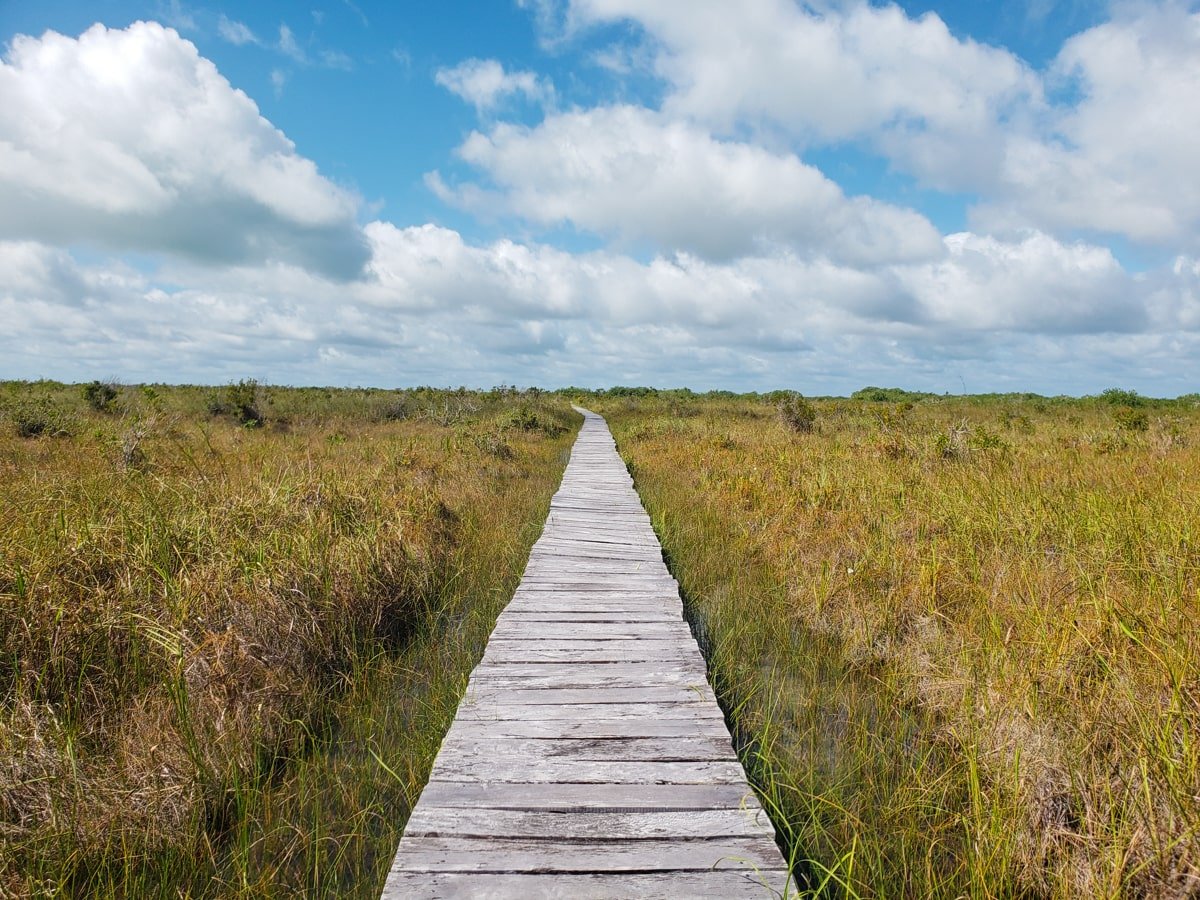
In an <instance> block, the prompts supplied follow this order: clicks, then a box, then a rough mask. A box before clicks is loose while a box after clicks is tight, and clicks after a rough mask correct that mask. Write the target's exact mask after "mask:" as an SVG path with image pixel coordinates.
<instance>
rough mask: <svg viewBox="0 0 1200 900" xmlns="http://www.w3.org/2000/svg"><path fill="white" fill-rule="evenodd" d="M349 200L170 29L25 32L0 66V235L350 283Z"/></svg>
mask: <svg viewBox="0 0 1200 900" xmlns="http://www.w3.org/2000/svg"><path fill="white" fill-rule="evenodd" d="M357 207H358V200H357V198H356V197H355V196H353V195H352V194H350V193H349V192H348V191H346V190H344V189H342V188H340V187H338V186H337V185H335V184H333V183H332V182H330V181H329V180H328V179H326V178H324V177H322V176H321V175H320V173H319V172H318V171H317V167H316V166H315V165H314V164H313V163H312V161H311V160H308V159H306V158H304V157H302V156H300V155H298V154H297V153H296V150H295V147H294V146H293V144H292V143H291V141H289V140H288V139H287V138H286V137H285V136H284V135H283V134H282V133H281V132H279V131H278V130H277V129H276V128H274V127H273V126H272V125H271V124H270V123H269V122H267V121H266V120H265V119H264V118H263V117H262V116H261V115H260V114H259V111H258V108H257V106H255V104H254V102H253V101H252V100H251V99H250V98H249V97H247V96H246V95H245V94H244V93H242V92H241V91H238V90H235V89H234V88H233V87H232V86H230V84H229V82H228V81H226V80H225V79H224V78H223V77H222V76H221V75H220V74H219V73H218V72H217V69H216V67H215V66H213V64H212V63H211V62H209V61H208V60H207V59H204V58H203V57H201V56H200V55H199V53H198V52H197V50H196V48H195V46H194V45H192V44H191V43H190V42H188V41H186V40H183V39H182V38H180V36H179V35H178V34H177V33H176V32H175V31H174V30H172V29H168V28H164V27H162V26H160V25H157V24H154V23H147V22H138V23H135V24H134V25H131V26H130V27H129V28H128V29H125V30H116V29H113V30H110V29H107V28H105V27H104V26H102V25H96V26H94V27H92V28H90V29H88V31H86V32H85V33H84V34H82V35H81V36H80V37H79V38H78V39H75V38H70V37H65V36H63V35H60V34H56V33H54V32H47V33H46V34H45V35H44V36H42V37H41V38H31V37H25V36H18V37H16V38H15V39H14V40H13V42H12V44H11V47H10V50H9V52H8V54H7V56H6V58H5V59H4V61H3V63H2V64H0V237H9V238H29V239H35V240H39V241H44V242H48V243H52V244H59V245H67V244H71V243H75V242H80V241H83V242H92V243H95V244H99V245H103V246H106V247H109V248H112V249H115V250H134V251H167V252H170V253H177V254H182V255H185V256H190V257H194V258H197V259H205V260H210V261H214V262H244V261H251V260H267V259H284V260H290V261H296V262H303V264H305V265H312V266H314V267H317V268H320V269H322V270H324V271H326V272H329V273H335V274H337V275H340V276H342V277H351V276H353V275H354V274H355V273H357V272H358V271H360V270H361V268H362V266H363V264H364V263H365V262H366V259H367V250H366V245H365V243H364V241H363V239H362V235H361V232H360V229H359V228H358V227H357V225H356V223H355V215H356V213H357Z"/></svg>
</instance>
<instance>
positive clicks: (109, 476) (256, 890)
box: [0, 383, 575, 897]
mask: <svg viewBox="0 0 1200 900" xmlns="http://www.w3.org/2000/svg"><path fill="white" fill-rule="evenodd" d="M240 389H241V391H242V394H244V395H245V396H246V397H249V398H250V400H249V401H247V402H253V403H254V404H257V409H258V412H259V413H261V418H262V424H261V425H260V426H258V427H245V426H243V425H240V424H238V423H239V421H243V420H245V419H248V418H251V417H249V416H246V415H243V414H242V413H239V412H237V411H236V410H234V411H232V412H231V411H229V409H228V408H223V405H222V402H221V401H222V398H223V397H224V396H225V393H223V392H222V391H219V390H218V391H215V392H214V391H212V390H205V389H194V388H166V387H161V386H159V387H155V388H149V389H137V388H125V389H122V391H121V392H120V395H119V397H118V399H117V401H116V402H115V404H113V408H112V410H111V411H105V410H103V409H92V408H89V407H88V406H87V405H86V404H85V403H84V402H83V398H82V394H81V392H80V389H79V388H77V387H76V388H71V387H67V386H59V385H54V384H36V385H27V384H11V383H10V384H6V385H2V386H0V411H4V412H5V416H4V418H0V516H2V518H3V520H2V521H0V698H2V701H3V705H2V707H0V895H3V894H5V893H6V892H8V893H13V894H17V895H23V894H27V893H41V894H52V893H57V894H63V893H65V894H68V895H75V896H95V895H122V896H172V897H173V896H179V895H180V893H181V892H182V893H183V894H187V895H197V896H215V895H221V896H237V895H244V896H289V897H290V896H297V895H300V894H304V895H308V896H346V895H361V896H378V892H379V889H380V887H381V885H382V880H383V877H384V874H385V872H386V868H387V865H388V862H389V861H390V858H391V855H392V853H393V852H394V850H395V846H396V843H397V841H398V839H399V834H400V830H401V829H402V827H403V824H404V821H405V819H406V817H407V814H408V810H409V809H410V808H411V805H412V804H413V803H414V802H415V799H416V797H417V796H418V794H419V792H420V789H421V787H422V785H423V784H424V780H425V778H426V777H427V775H428V770H429V767H430V764H431V763H432V760H433V757H434V755H435V753H436V749H437V746H438V743H439V742H440V739H441V736H442V734H443V733H444V731H445V728H446V727H447V726H448V724H449V722H450V720H451V718H452V716H453V712H454V708H455V706H456V704H457V700H458V697H459V695H460V694H461V692H462V690H463V688H464V687H465V683H466V676H467V674H468V673H469V671H470V669H471V668H472V666H473V665H474V663H475V662H476V661H477V660H478V658H479V656H480V655H481V653H482V650H483V646H484V643H485V641H486V637H487V634H488V632H489V631H490V628H491V625H492V623H493V622H494V620H495V616H496V615H497V613H498V612H499V610H500V609H501V608H502V606H503V604H504V603H505V602H506V600H507V598H508V596H510V595H511V592H512V590H513V588H514V587H515V585H516V582H517V579H518V578H519V575H520V571H521V568H522V564H523V560H524V557H525V555H526V554H527V552H528V549H529V546H530V545H531V544H532V542H533V540H534V538H535V537H536V535H537V533H538V530H539V529H540V527H541V523H542V521H543V520H544V517H545V512H546V509H547V506H548V502H549V497H550V494H551V493H552V492H553V488H554V486H555V484H556V482H557V479H558V476H559V474H560V473H561V470H562V467H563V465H564V464H565V459H566V456H565V453H566V449H567V447H568V446H569V442H570V434H569V430H570V427H571V426H572V425H573V423H574V421H575V417H574V415H573V414H572V413H570V412H569V410H568V409H567V407H566V405H565V404H563V403H559V402H553V403H551V402H549V401H545V400H543V399H541V398H539V397H537V396H531V395H518V394H515V393H513V392H493V393H491V394H475V393H470V392H435V391H422V392H385V391H324V390H318V389H307V390H284V389H269V390H266V389H261V388H257V387H256V386H253V385H250V386H249V387H247V385H242V386H240ZM247 391H249V393H248V394H247ZM228 393H230V394H232V393H233V392H232V391H230V392H228ZM243 399H245V398H243ZM39 417H41V418H44V419H48V420H49V421H51V422H52V423H53V427H51V428H33V429H29V428H20V427H18V425H19V424H20V423H22V422H25V423H27V422H30V421H37V420H38V419H39ZM30 435H31V436H30Z"/></svg>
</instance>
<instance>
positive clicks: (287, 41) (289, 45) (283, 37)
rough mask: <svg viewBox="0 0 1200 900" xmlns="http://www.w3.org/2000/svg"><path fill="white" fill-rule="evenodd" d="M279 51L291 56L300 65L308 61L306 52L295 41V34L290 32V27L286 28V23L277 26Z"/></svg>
mask: <svg viewBox="0 0 1200 900" xmlns="http://www.w3.org/2000/svg"><path fill="white" fill-rule="evenodd" d="M279 52H280V53H282V54H283V55H284V56H288V57H291V58H292V59H293V60H295V61H296V62H298V63H300V64H301V65H305V64H307V63H308V54H306V53H305V52H304V48H303V47H301V46H300V44H299V43H298V42H297V41H296V35H295V34H293V33H292V29H290V28H288V26H287V24H286V23H284V24H281V25H280V26H279Z"/></svg>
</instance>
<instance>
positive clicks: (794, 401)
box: [777, 393, 817, 434]
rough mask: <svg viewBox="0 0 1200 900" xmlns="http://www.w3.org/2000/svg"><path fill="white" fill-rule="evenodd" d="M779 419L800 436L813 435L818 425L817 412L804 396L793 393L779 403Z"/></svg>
mask: <svg viewBox="0 0 1200 900" xmlns="http://www.w3.org/2000/svg"><path fill="white" fill-rule="evenodd" d="M777 408H778V410H779V418H780V421H782V422H783V424H784V425H785V426H786V427H787V428H789V429H791V430H792V431H795V432H797V433H799V434H811V433H812V431H813V429H814V428H815V427H816V424H817V410H816V407H814V406H813V405H812V404H811V403H809V402H808V401H807V400H805V399H804V396H803V395H802V394H798V393H792V394H791V395H789V396H788V397H787V398H785V399H783V400H781V401H779V405H778V407H777Z"/></svg>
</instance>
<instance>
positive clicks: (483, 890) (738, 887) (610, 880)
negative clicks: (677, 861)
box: [383, 869, 787, 900]
mask: <svg viewBox="0 0 1200 900" xmlns="http://www.w3.org/2000/svg"><path fill="white" fill-rule="evenodd" d="M786 883H787V872H786V871H783V870H780V869H776V870H761V871H753V870H746V871H731V870H728V869H724V870H718V871H714V872H680V871H674V872H654V873H648V874H636V875H631V874H625V873H617V872H614V873H603V874H587V875H575V874H569V875H565V874H561V873H553V874H540V875H537V874H512V873H507V872H500V873H495V872H410V871H406V870H402V869H393V870H392V873H391V875H389V876H388V881H387V887H385V888H384V890H383V898H384V900H398V898H402V897H404V898H407V897H429V898H442V900H458V898H469V900H479V898H501V897H520V898H522V900H550V898H555V900H562V898H571V900H601V898H612V897H626V898H629V900H691V898H705V900H711V898H713V897H722V898H724V897H728V898H730V900H740V898H746V897H757V898H760V900H761V898H764V897H778V896H780V895H781V894H782V893H783V892H784V890H785V885H786Z"/></svg>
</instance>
